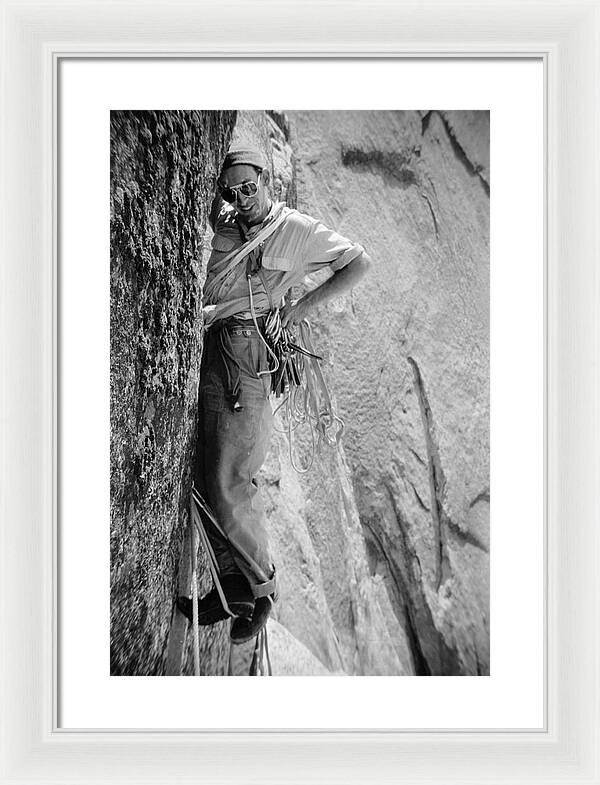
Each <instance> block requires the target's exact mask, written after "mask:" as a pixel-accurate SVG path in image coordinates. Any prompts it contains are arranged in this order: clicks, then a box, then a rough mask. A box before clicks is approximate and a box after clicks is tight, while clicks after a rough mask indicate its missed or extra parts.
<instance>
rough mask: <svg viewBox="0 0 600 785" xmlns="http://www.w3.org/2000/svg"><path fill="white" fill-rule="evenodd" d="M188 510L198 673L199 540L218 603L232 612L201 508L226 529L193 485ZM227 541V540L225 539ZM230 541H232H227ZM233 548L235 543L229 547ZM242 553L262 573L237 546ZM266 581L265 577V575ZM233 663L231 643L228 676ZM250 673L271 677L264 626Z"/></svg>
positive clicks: (196, 670) (215, 524) (195, 670)
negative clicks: (206, 560)
mask: <svg viewBox="0 0 600 785" xmlns="http://www.w3.org/2000/svg"><path fill="white" fill-rule="evenodd" d="M190 510H191V524H192V531H191V540H192V541H191V546H192V547H191V551H192V553H191V558H192V576H191V584H192V586H191V588H192V635H193V651H194V675H195V676H199V675H200V626H199V624H198V547H199V542H200V543H202V546H203V548H204V550H205V552H206V556H207V559H208V566H209V569H210V573H211V576H212V579H213V583H214V585H215V588H216V590H217V593H218V595H219V599H220V600H221V604H222V606H223V608H224V610H225V611H226V613H227V614H228V615H229V616H230V617H231V618H235V616H234V614H233V613H232V612H231V610H230V609H229V605H228V604H227V599H226V597H225V593H224V591H223V587H222V585H221V580H220V573H219V564H218V562H217V557H216V556H215V552H214V550H213V547H212V545H211V544H210V540H209V539H208V535H207V533H206V529H205V528H204V524H203V522H202V516H201V511H202V512H204V514H205V515H206V516H207V517H208V518H209V520H210V521H211V523H212V524H213V525H214V526H215V527H216V528H217V530H218V531H219V532H220V533H221V534H222V536H223V537H225V538H226V539H227V537H226V535H225V532H224V531H223V529H222V528H221V527H220V526H219V523H218V522H217V519H216V518H215V516H214V513H213V512H212V510H211V509H210V507H209V506H208V504H207V503H206V502H205V501H204V499H203V498H202V496H201V494H200V493H199V492H198V490H197V489H196V488H195V486H193V487H192V495H191V499H190ZM196 534H197V535H198V540H199V542H198V540H197V539H196ZM228 541H229V540H228ZM229 542H231V541H229ZM232 547H235V546H232ZM237 550H238V552H239V553H240V555H241V556H243V557H244V558H245V559H246V561H248V562H249V564H250V565H251V566H252V567H253V569H254V570H255V571H256V573H257V575H259V576H264V572H263V571H262V570H261V569H260V567H258V565H257V564H256V563H255V562H254V561H253V560H252V559H250V558H249V557H248V556H247V554H245V553H244V552H243V551H241V550H240V549H239V548H238V549H237ZM265 580H266V578H265ZM265 660H266V668H265ZM232 667H233V663H232V646H231V644H230V650H229V658H228V666H227V675H228V676H231V675H233V671H232ZM265 669H266V670H267V671H268V672H267V673H265ZM249 675H250V676H258V675H260V676H265V675H266V676H272V675H273V669H272V667H271V659H270V657H269V644H268V640H267V630H266V628H263V629H262V630H260V632H259V633H258V635H257V636H256V641H255V647H254V653H253V656H252V663H251V665H250V671H249Z"/></svg>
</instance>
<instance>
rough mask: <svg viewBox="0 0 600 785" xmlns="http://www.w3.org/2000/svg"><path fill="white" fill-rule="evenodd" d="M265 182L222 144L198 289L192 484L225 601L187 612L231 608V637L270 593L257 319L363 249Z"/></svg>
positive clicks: (265, 368)
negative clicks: (200, 338)
mask: <svg viewBox="0 0 600 785" xmlns="http://www.w3.org/2000/svg"><path fill="white" fill-rule="evenodd" d="M269 179H270V178H269V170H268V168H267V162H266V159H265V157H264V156H263V155H262V153H261V152H260V151H258V150H256V149H252V148H250V147H247V146H244V147H241V146H236V147H234V148H232V149H230V150H229V152H228V153H227V155H226V157H225V161H224V164H223V167H222V170H221V173H220V176H219V178H218V180H217V183H216V192H215V197H214V199H213V203H212V207H211V211H210V216H209V223H210V225H211V228H212V229H213V231H214V237H213V240H212V252H211V255H210V259H209V262H208V269H207V276H206V283H205V287H204V324H205V329H206V333H205V338H204V349H203V357H202V363H201V370H200V389H199V424H198V435H197V436H198V438H197V449H196V459H195V465H194V485H195V489H196V491H197V498H198V499H200V500H202V501H201V503H206V505H207V508H206V509H204V510H203V511H202V513H203V514H202V519H203V521H204V523H205V525H206V531H207V534H208V538H209V541H210V545H211V546H212V549H213V551H214V555H215V556H216V561H217V563H218V568H219V577H220V587H221V589H222V592H223V594H224V596H225V599H226V603H225V604H226V606H227V608H225V607H224V605H223V603H222V601H221V598H220V596H219V592H218V587H217V586H215V587H214V588H213V589H212V591H210V592H209V593H208V594H207V595H205V596H204V597H202V598H201V599H200V600H199V601H198V620H199V623H200V624H201V625H210V624H214V623H216V622H218V621H220V620H222V619H225V618H227V617H228V616H233V617H234V618H233V621H232V624H231V630H230V637H231V640H232V642H233V643H242V642H244V641H246V640H250V639H251V638H252V637H254V636H255V635H256V634H257V633H258V632H259V631H260V630H261V629H262V628H263V627H264V625H265V623H266V621H267V619H268V616H269V614H270V611H271V607H272V604H273V602H274V601H275V600H276V588H275V567H274V565H273V562H272V559H271V555H270V551H269V545H268V536H267V530H266V526H265V513H264V509H263V505H262V502H261V499H260V493H259V491H258V487H257V485H256V481H255V478H256V476H257V474H258V472H259V469H260V467H261V466H262V464H263V462H264V460H265V458H266V455H267V451H268V448H269V440H270V436H271V430H272V423H273V415H272V411H271V405H270V402H269V395H270V391H271V374H272V373H273V372H274V369H275V368H276V362H275V360H274V357H273V351H272V349H271V347H270V346H269V344H268V342H267V341H266V340H265V329H266V325H267V321H268V320H272V319H273V318H277V319H280V321H281V325H283V326H284V327H289V328H293V326H294V325H296V324H299V323H300V322H301V321H302V320H303V319H304V318H305V317H306V316H307V315H308V314H309V313H310V312H311V311H312V310H314V308H315V307H316V306H318V305H320V304H322V303H324V302H326V301H328V300H330V299H331V298H333V297H338V296H339V295H341V294H343V293H344V292H347V291H348V290H349V289H351V288H352V287H354V286H355V285H356V284H357V283H358V281H359V280H360V279H361V278H362V277H363V275H364V274H365V272H366V271H367V269H368V267H369V265H370V261H371V260H370V258H369V257H368V255H367V254H366V252H365V251H364V249H363V248H362V246H360V245H358V244H356V243H353V242H351V241H350V240H347V239H346V238H345V237H342V236H341V235H340V234H338V233H337V232H335V231H332V230H331V229H329V228H327V227H326V226H325V225H324V224H322V223H321V222H320V221H318V220H316V219H315V218H312V217H310V216H308V215H305V214H303V213H300V212H298V211H297V210H293V209H291V208H288V207H287V206H286V205H285V203H283V202H273V201H272V200H271V197H270V195H269ZM323 268H329V269H330V270H331V271H332V273H333V275H332V276H331V277H329V278H328V279H327V280H325V281H324V282H323V283H321V284H320V285H319V286H317V287H316V288H314V289H312V290H311V291H309V292H307V293H306V294H304V296H303V297H301V298H300V299H299V300H297V301H289V300H286V298H285V295H286V293H288V291H289V290H290V289H291V287H294V286H298V285H300V284H302V282H303V279H304V277H305V276H306V275H308V274H310V273H314V272H316V271H318V270H321V269H323ZM211 512H212V514H213V515H214V517H213V520H214V521H215V522H218V524H219V525H218V526H217V525H214V524H213V523H212V522H211ZM177 605H178V608H179V609H180V610H181V612H182V613H184V614H185V615H186V616H187V617H188V619H190V620H191V619H192V603H191V600H190V599H188V598H187V597H179V598H178V600H177Z"/></svg>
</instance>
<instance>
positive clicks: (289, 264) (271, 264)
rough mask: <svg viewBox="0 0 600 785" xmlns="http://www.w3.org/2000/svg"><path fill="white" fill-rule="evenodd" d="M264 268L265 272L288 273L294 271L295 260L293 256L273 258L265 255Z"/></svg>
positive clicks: (263, 259)
mask: <svg viewBox="0 0 600 785" xmlns="http://www.w3.org/2000/svg"><path fill="white" fill-rule="evenodd" d="M262 266H263V267H264V268H265V270H279V271H281V272H288V271H289V270H293V269H294V259H293V258H292V257H291V256H271V255H270V254H263V258H262Z"/></svg>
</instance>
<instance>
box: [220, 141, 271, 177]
mask: <svg viewBox="0 0 600 785" xmlns="http://www.w3.org/2000/svg"><path fill="white" fill-rule="evenodd" d="M242 164H247V165H248V166H256V167H257V168H258V169H266V168H267V160H266V158H265V156H264V155H263V154H262V153H261V152H260V150H257V149H255V148H252V147H231V148H230V149H229V151H228V153H227V155H226V156H225V160H224V161H223V168H222V169H221V171H222V172H224V171H225V169H229V167H230V166H240V165H242Z"/></svg>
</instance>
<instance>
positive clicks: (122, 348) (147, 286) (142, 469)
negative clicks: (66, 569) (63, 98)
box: [110, 112, 235, 675]
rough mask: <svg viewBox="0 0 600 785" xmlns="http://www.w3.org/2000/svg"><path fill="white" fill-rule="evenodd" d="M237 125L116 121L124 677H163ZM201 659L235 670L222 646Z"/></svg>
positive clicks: (118, 579) (119, 578) (115, 669)
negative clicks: (218, 202)
mask: <svg viewBox="0 0 600 785" xmlns="http://www.w3.org/2000/svg"><path fill="white" fill-rule="evenodd" d="M234 122H235V113H234V112H112V113H111V224H110V231H111V313H110V341H111V356H110V368H111V378H110V393H111V413H110V424H111V451H110V456H111V466H110V481H111V673H112V674H113V675H155V674H161V673H163V672H164V667H165V659H166V647H167V639H168V635H169V631H170V628H171V619H172V614H173V601H174V597H175V595H176V585H177V568H178V564H179V560H180V552H181V546H182V540H183V532H184V528H185V526H186V525H187V509H188V499H189V493H190V483H191V476H190V468H191V460H192V450H193V446H194V438H195V428H196V413H197V389H198V374H199V361H200V354H201V348H202V347H201V321H200V319H201V309H200V301H201V295H202V289H201V280H200V270H201V258H202V251H201V249H202V238H203V235H204V230H205V226H206V221H207V216H208V209H209V207H210V202H211V197H212V189H213V178H214V177H215V176H216V175H217V174H218V171H219V168H220V165H221V161H222V159H223V156H224V154H225V152H226V150H227V146H228V143H229V139H230V135H231V131H232V127H233V124H234ZM213 638H214V633H213ZM220 638H221V639H223V638H224V636H223V635H222V634H221V635H220ZM202 649H203V654H204V658H203V659H204V660H205V661H207V662H209V663H210V666H209V667H210V669H211V670H218V669H219V667H223V666H222V661H223V657H225V656H226V655H225V648H224V643H223V640H217V643H216V645H215V642H214V640H211V639H209V640H208V641H206V642H204V641H203V643H202Z"/></svg>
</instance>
